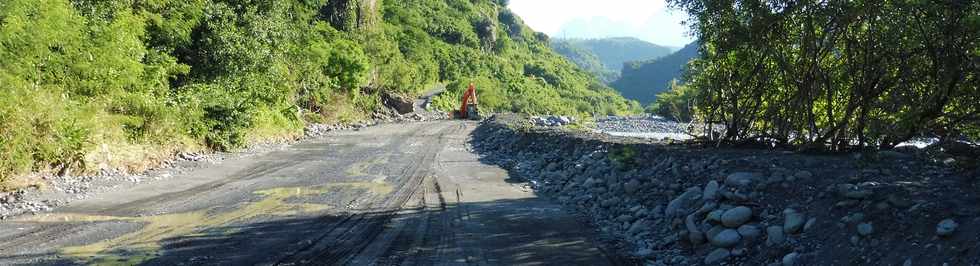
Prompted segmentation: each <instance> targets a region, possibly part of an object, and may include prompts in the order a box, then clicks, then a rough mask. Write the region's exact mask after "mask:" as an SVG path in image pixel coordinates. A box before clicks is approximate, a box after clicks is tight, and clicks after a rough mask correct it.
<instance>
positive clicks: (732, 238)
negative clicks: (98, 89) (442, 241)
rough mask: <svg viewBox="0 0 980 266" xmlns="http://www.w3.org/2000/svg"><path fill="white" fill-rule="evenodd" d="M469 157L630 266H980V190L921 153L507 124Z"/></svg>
mask: <svg viewBox="0 0 980 266" xmlns="http://www.w3.org/2000/svg"><path fill="white" fill-rule="evenodd" d="M522 121H523V122H522ZM518 122H519V123H525V124H524V125H516V124H515V123H518ZM474 147H475V148H476V150H477V151H478V152H480V153H481V154H482V155H483V156H484V160H487V161H490V162H494V163H497V164H499V165H502V166H504V167H505V168H508V169H510V170H511V171H512V172H513V174H516V175H517V176H520V177H523V178H526V179H527V180H528V181H529V182H530V183H532V184H533V187H534V188H535V189H536V191H537V192H538V193H540V194H543V195H546V196H549V197H550V198H552V199H554V200H557V201H559V202H561V203H562V204H565V205H568V206H570V207H572V208H575V209H577V210H579V211H581V212H582V213H583V214H586V215H588V216H590V217H591V218H592V222H593V223H594V224H595V225H596V226H597V227H599V229H600V230H602V231H603V232H605V233H607V234H609V235H611V236H613V237H614V238H616V239H618V240H620V241H621V243H622V246H621V247H620V248H621V250H622V252H624V253H627V254H629V255H631V256H632V257H634V258H636V261H637V262H638V263H644V264H648V265H714V264H734V265H770V264H772V265H943V264H945V263H948V264H949V265H977V264H980V205H978V202H980V195H978V192H980V189H978V183H980V181H978V180H977V178H976V174H975V173H966V172H963V171H960V170H957V168H953V167H950V166H948V165H947V164H944V163H943V162H942V160H935V159H931V157H930V156H929V155H928V154H927V153H926V152H908V153H900V152H891V151H890V152H879V153H865V154H848V155H807V154H798V153H793V152H785V151H770V150H746V149H701V148H697V147H692V146H684V145H662V144H654V143H643V142H639V141H635V140H629V139H621V138H609V137H604V136H602V135H598V134H588V133H577V132H571V131H561V130H560V129H548V130H544V129H540V128H534V127H529V126H528V125H526V119H524V120H522V119H516V118H512V117H498V118H497V119H491V120H489V121H488V122H486V123H484V124H483V125H482V126H481V127H480V128H479V129H478V130H477V131H476V132H474Z"/></svg>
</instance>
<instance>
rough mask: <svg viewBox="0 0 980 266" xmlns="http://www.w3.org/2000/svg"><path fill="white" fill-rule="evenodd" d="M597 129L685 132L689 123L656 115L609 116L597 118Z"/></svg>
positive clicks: (607, 130)
mask: <svg viewBox="0 0 980 266" xmlns="http://www.w3.org/2000/svg"><path fill="white" fill-rule="evenodd" d="M596 129H597V130H599V131H602V132H636V133H642V132H657V133H674V134H683V133H685V132H687V124H684V123H678V122H675V121H671V120H668V119H665V118H663V117H659V116H655V115H650V116H637V117H620V116H608V117H603V118H599V119H596Z"/></svg>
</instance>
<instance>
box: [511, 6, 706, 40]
mask: <svg viewBox="0 0 980 266" xmlns="http://www.w3.org/2000/svg"><path fill="white" fill-rule="evenodd" d="M509 7H510V9H511V10H513V11H514V12H515V13H517V14H518V15H520V16H521V18H522V19H524V22H525V23H527V24H528V25H529V26H531V28H533V29H534V30H536V31H540V32H544V33H547V34H548V35H549V36H551V37H558V38H603V37H624V36H628V37H636V38H639V39H642V40H646V41H649V42H652V43H655V44H660V45H667V46H674V47H681V46H684V45H685V44H688V43H690V42H692V41H693V39H692V38H691V37H690V36H688V34H687V32H688V29H687V26H684V25H681V22H683V21H684V20H685V19H686V18H687V15H686V14H684V13H683V12H681V11H676V10H668V8H667V6H666V4H665V3H664V0H601V1H595V0H510V6H509Z"/></svg>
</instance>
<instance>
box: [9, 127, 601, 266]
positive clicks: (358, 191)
mask: <svg viewBox="0 0 980 266" xmlns="http://www.w3.org/2000/svg"><path fill="white" fill-rule="evenodd" d="M476 126H477V124H476V123H474V122H462V121H436V122H426V123H411V124H391V125H382V126H377V127H371V128H367V129H363V130H361V131H349V132H336V133H332V134H331V135H328V136H325V137H323V138H320V139H317V140H310V141H305V142H302V143H299V144H296V145H293V146H290V147H289V148H287V149H285V150H280V151H273V152H269V153H266V154H263V155H259V156H254V157H249V158H241V159H234V160H229V161H225V162H223V163H221V164H218V165H214V166H211V167H207V168H202V169H198V170H195V171H191V172H188V173H186V174H183V175H182V176H179V177H177V178H173V179H168V180H162V181H157V182H154V183H148V184H143V185H139V186H136V187H135V188H132V189H126V190H124V191H115V192H109V193H104V194H100V195H98V196H96V197H92V198H89V199H85V200H80V201H76V202H74V203H72V204H70V205H68V206H66V207H62V208H59V209H56V210H55V211H53V212H51V213H46V214H40V215H36V216H21V217H15V218H14V219H11V220H7V221H3V222H2V223H0V265H11V264H32V265H33V264H57V265H62V264H149V265H214V264H221V265H255V264H259V265H298V264H315V265H462V264H465V265H468V264H475V265H515V264H517V265H555V264H557V265H606V264H615V262H616V261H615V260H613V259H610V258H609V257H607V255H606V253H605V252H603V251H602V249H601V248H600V245H599V244H598V243H597V242H596V241H595V238H596V236H595V233H594V232H593V231H592V230H591V229H589V227H588V226H586V225H584V224H582V223H581V222H580V221H579V219H577V218H576V217H575V216H573V215H571V214H569V213H567V212H565V211H563V210H562V209H560V208H559V206H558V205H555V204H553V203H551V202H549V201H547V200H544V199H541V198H538V197H536V196H535V195H534V193H533V192H532V191H530V189H527V188H525V187H524V184H523V183H520V182H513V181H512V180H511V179H510V178H509V177H508V173H507V172H506V171H505V170H503V169H501V168H499V167H497V166H493V165H487V164H484V163H481V162H480V161H479V156H478V155H476V154H473V153H472V152H470V151H468V150H467V149H466V148H465V143H466V142H467V141H469V135H470V134H469V133H470V132H471V131H472V130H473V129H474V128H475V127H476Z"/></svg>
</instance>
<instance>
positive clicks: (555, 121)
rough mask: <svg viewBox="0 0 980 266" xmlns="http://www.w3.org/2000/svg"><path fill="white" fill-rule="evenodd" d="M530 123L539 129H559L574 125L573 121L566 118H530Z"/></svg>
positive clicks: (550, 116) (551, 116)
mask: <svg viewBox="0 0 980 266" xmlns="http://www.w3.org/2000/svg"><path fill="white" fill-rule="evenodd" d="M531 123H532V124H534V125H535V126H539V127H559V126H567V125H571V124H572V123H575V119H574V118H571V117H567V116H553V115H549V116H532V117H531Z"/></svg>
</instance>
